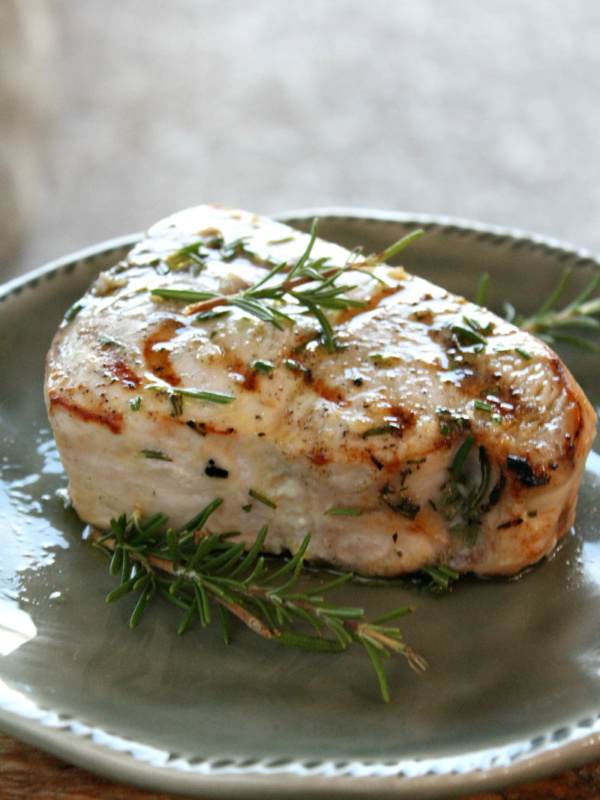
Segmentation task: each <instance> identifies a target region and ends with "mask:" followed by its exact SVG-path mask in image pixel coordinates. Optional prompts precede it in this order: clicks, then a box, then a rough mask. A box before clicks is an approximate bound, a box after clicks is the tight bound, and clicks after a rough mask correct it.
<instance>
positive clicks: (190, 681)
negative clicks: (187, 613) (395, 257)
mask: <svg viewBox="0 0 600 800" xmlns="http://www.w3.org/2000/svg"><path fill="white" fill-rule="evenodd" d="M314 215H318V216H319V218H320V228H319V233H320V235H321V236H323V238H328V239H332V240H335V241H338V242H340V243H341V244H344V245H346V246H351V247H353V246H356V245H359V244H360V245H362V246H363V249H364V250H365V252H367V253H370V252H378V251H381V250H382V249H384V247H385V246H387V245H388V244H390V243H391V242H393V241H395V240H396V239H397V238H399V237H400V236H401V235H402V234H403V233H405V232H406V231H407V230H411V229H413V228H415V227H417V226H418V227H424V228H425V229H426V232H427V235H426V236H424V237H423V238H422V239H420V240H419V241H418V242H417V243H416V244H414V245H412V247H411V248H409V250H407V251H405V252H404V253H403V259H402V261H403V263H404V265H405V266H406V267H407V268H408V269H409V270H411V271H414V272H417V273H419V274H421V275H423V276H424V277H426V278H429V279H431V280H434V281H435V282H437V283H440V284H442V285H444V286H446V287H447V288H448V289H451V290H452V291H456V292H459V293H461V294H465V295H466V296H467V297H473V296H474V294H475V291H476V286H477V284H478V280H479V276H480V275H481V273H482V272H484V271H485V272H488V273H489V274H490V276H491V282H490V302H489V304H490V306H492V307H495V308H497V309H501V306H502V301H504V300H507V301H510V302H512V303H514V304H515V305H516V306H517V307H518V308H519V309H520V310H522V311H524V312H527V311H528V310H531V309H534V308H537V307H539V305H540V303H541V301H542V300H543V299H545V297H546V296H547V294H548V293H549V291H550V289H551V288H552V287H553V286H554V284H555V282H556V279H557V277H558V276H559V274H561V272H562V270H563V269H564V268H565V266H568V267H573V268H574V270H573V272H574V282H573V285H574V289H576V288H577V284H580V285H583V283H584V282H585V277H586V276H587V277H588V278H589V275H590V272H591V270H593V269H597V268H598V266H599V265H598V262H597V261H596V260H595V259H594V258H593V257H591V256H590V255H588V254H586V253H581V252H578V251H575V250H573V249H572V248H569V247H568V246H564V245H561V244H560V243H556V242H551V241H548V240H544V239H536V238H535V237H528V236H525V235H523V234H520V233H519V232H509V231H504V230H497V229H493V228H489V227H483V226H477V225H473V224H471V225H469V224H467V223H461V222H458V221H453V220H446V219H439V218H428V217H415V216H410V215H400V214H381V213H380V214H378V213H376V212H357V211H346V210H334V211H331V210H326V209H325V210H318V211H307V212H300V213H295V214H288V215H282V218H285V219H286V220H289V221H290V222H291V224H294V225H296V226H298V227H301V228H303V229H308V228H309V227H310V221H311V220H312V218H313V216H314ZM136 238H137V237H129V238H127V239H123V240H118V241H114V242H111V243H107V244H103V245H100V246H98V247H96V248H93V249H91V250H88V251H86V252H84V253H79V254H77V255H75V256H72V257H70V258H67V259H64V260H61V261H59V262H55V263H53V264H50V265H49V266H48V267H45V268H43V269H42V270H39V271H38V272H36V273H33V274H31V275H28V276H25V277H24V278H22V279H20V280H17V281H13V282H11V283H10V284H7V285H6V286H5V287H3V288H1V289H0V398H1V399H0V521H1V528H2V538H1V539H0V554H1V559H0V727H2V728H3V729H4V730H5V731H6V732H7V733H10V734H12V735H14V736H17V737H19V738H21V739H23V740H26V741H29V742H31V743H33V744H36V745H38V746H41V747H43V748H45V749H47V750H49V751H51V752H53V753H55V754H57V755H59V756H62V757H64V758H66V759H68V760H70V761H72V762H74V763H76V764H79V765H81V766H85V767H87V768H89V769H92V770H95V771H96V772H99V773H101V774H103V775H105V776H107V777H109V778H111V779H113V780H125V781H128V782H132V783H136V784H138V785H140V786H144V787H147V788H150V789H154V790H157V791H171V792H178V793H185V794H189V795H194V796H204V795H206V796H211V797H240V798H242V797H243V798H253V797H256V798H258V797H260V798H265V797H280V796H282V795H283V794H285V795H286V796H290V797H292V796H293V797H320V796H327V797H336V796H337V797H348V796H354V795H357V796H365V797H366V796H371V797H372V796H373V795H374V794H377V795H378V796H380V797H398V798H400V797H403V798H404V797H410V798H419V797H423V798H424V797H427V798H433V797H450V796H453V795H458V794H463V795H464V794H468V793H474V792H477V791H491V790H492V789H496V788H500V787H502V786H504V785H507V784H512V783H519V782H523V781H525V780H530V779H535V778H537V777H540V776H542V775H544V774H548V773H552V772H555V771H557V770H559V769H563V768H565V767H567V766H572V765H575V764H577V763H583V762H585V761H589V760H591V759H594V758H599V757H600V624H599V623H598V620H599V619H600V514H599V513H598V511H599V506H600V456H598V455H597V454H595V453H593V454H592V456H591V457H590V459H589V461H588V468H587V471H586V474H585V478H584V482H583V486H582V490H581V494H580V502H579V508H578V516H577V525H576V531H575V533H574V534H573V535H571V536H568V537H566V539H565V541H564V543H563V544H562V546H561V547H560V548H559V550H558V551H557V552H556V553H555V554H554V555H553V556H552V557H551V558H550V559H548V560H546V561H545V562H544V563H542V564H540V565H538V566H537V567H536V568H534V569H532V570H529V571H528V572H527V573H526V574H524V575H522V576H521V577H520V578H519V579H518V580H512V581H503V580H493V581H492V580H490V581H478V580H463V581H460V582H459V583H458V584H457V585H456V586H455V587H454V589H453V591H452V592H451V593H450V594H448V595H446V596H444V597H441V598H436V597H433V596H431V595H428V594H425V593H422V592H420V591H419V590H418V589H417V587H415V586H412V585H411V584H409V583H406V582H404V583H403V582H400V583H398V582H396V583H395V584H393V585H391V586H389V587H373V586H360V585H359V586H354V587H351V588H349V587H344V589H343V590H340V596H341V599H342V600H347V599H348V597H349V596H350V597H351V598H352V600H351V602H352V604H360V605H363V606H364V607H365V608H366V609H367V610H368V611H369V613H370V614H375V613H381V612H382V611H383V610H385V609H388V608H391V607H396V606H398V605H402V604H404V603H405V602H411V603H412V604H413V605H414V606H415V607H416V611H415V613H414V614H413V615H412V616H411V617H410V618H408V619H406V620H403V621H402V628H403V631H404V634H405V638H406V639H407V641H408V642H409V643H410V644H411V645H412V646H413V648H414V649H415V650H417V651H418V652H419V653H421V654H422V655H423V656H425V658H426V659H427V660H428V662H429V665H430V667H429V670H428V672H427V673H426V675H425V677H422V678H419V677H417V676H416V675H414V674H412V673H411V671H410V670H409V669H408V668H407V667H406V664H405V663H404V661H403V660H402V659H398V660H395V661H390V663H389V669H388V676H389V681H390V686H391V690H392V701H391V703H390V704H389V705H385V704H383V703H382V702H381V700H380V698H379V694H378V687H377V681H376V679H375V678H374V674H373V673H372V668H371V665H370V663H369V662H368V659H367V658H366V656H365V654H364V653H362V652H360V650H358V652H353V650H352V649H351V650H350V651H348V652H347V653H344V654H342V655H338V656H332V655H326V654H306V653H304V652H302V651H295V650H291V649H285V648H279V647H276V646H273V645H272V644H269V643H268V642H264V641H262V640H260V639H258V637H255V636H254V635H253V634H250V633H248V632H246V631H245V630H241V629H240V630H237V629H236V631H235V642H234V643H233V644H232V645H230V646H229V647H226V646H225V645H223V643H222V641H221V637H220V631H219V630H218V626H216V627H215V630H212V629H208V630H205V631H201V630H199V629H193V630H190V631H189V632H188V633H186V635H185V636H183V637H177V636H176V634H175V631H176V629H177V625H178V622H179V618H178V616H177V613H176V610H174V609H172V608H171V607H167V606H166V605H165V606H164V607H162V606H161V607H158V608H157V609H156V611H155V612H154V613H151V614H148V615H147V616H146V617H144V618H143V620H142V623H141V624H140V625H139V626H138V627H137V628H136V629H135V631H130V630H129V628H128V625H127V620H128V618H129V614H130V612H131V608H130V607H129V606H128V605H127V602H126V601H123V602H122V603H117V604H113V605H111V606H107V605H106V603H105V597H106V594H107V593H108V592H109V591H110V590H111V589H112V588H113V587H114V582H113V579H112V578H111V577H110V576H109V575H108V570H107V568H106V562H105V560H104V557H103V556H102V555H101V554H100V553H98V552H97V551H96V550H94V549H93V548H92V547H91V546H90V545H89V543H87V542H84V541H82V537H81V532H82V525H81V523H80V522H79V521H78V520H77V518H76V517H75V515H74V514H73V513H72V512H71V511H70V510H68V509H65V508H64V506H63V504H62V502H61V499H60V489H62V488H64V487H65V478H64V475H63V472H62V469H61V466H60V462H59V460H58V457H57V454H56V450H55V447H54V444H53V441H52V438H51V435H50V431H49V426H48V423H47V419H46V414H45V409H44V403H43V391H42V387H43V378H44V358H45V354H46V351H47V348H48V346H49V343H50V340H51V338H52V336H53V333H54V331H55V329H56V327H57V325H58V323H59V321H60V319H61V318H62V316H63V314H64V312H65V310H66V309H67V308H68V307H69V306H70V305H71V304H72V303H73V302H74V301H75V300H76V299H77V298H78V297H79V296H80V295H81V294H82V293H83V292H84V290H85V289H86V287H87V285H88V284H89V282H90V281H91V280H92V278H93V277H94V275H95V274H96V273H97V272H98V271H99V270H100V269H103V268H105V267H107V266H110V265H111V264H113V263H116V262H117V261H118V260H119V259H120V258H122V257H123V255H124V254H125V253H126V252H127V250H128V249H129V247H130V245H131V244H132V242H133V241H135V240H136ZM563 356H564V357H565V358H566V361H567V363H568V364H569V366H570V367H571V368H572V370H573V372H574V373H575V375H576V377H577V378H578V379H579V380H580V382H581V384H582V386H583V388H584V390H585V391H586V392H587V394H588V396H589V397H590V398H591V400H592V402H593V403H594V405H595V407H596V408H598V406H599V405H600V381H599V379H598V369H597V367H598V361H597V358H598V357H597V355H591V356H590V355H589V354H586V355H582V354H581V353H576V352H565V353H563ZM594 359H595V360H594ZM597 446H598V445H596V447H597Z"/></svg>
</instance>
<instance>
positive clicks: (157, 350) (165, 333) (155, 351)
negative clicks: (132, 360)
mask: <svg viewBox="0 0 600 800" xmlns="http://www.w3.org/2000/svg"><path fill="white" fill-rule="evenodd" d="M182 327H183V323H181V322H179V321H178V320H175V319H165V320H162V321H161V323H160V324H159V326H158V328H157V329H156V330H155V331H153V332H152V333H151V334H150V335H149V336H147V337H146V339H145V341H144V360H145V361H146V365H147V367H148V369H149V370H150V372H152V374H153V375H156V377H157V378H160V379H161V380H163V381H165V382H166V383H169V384H170V385H171V386H179V385H180V384H181V378H180V377H179V375H177V373H176V372H175V370H174V369H173V365H172V364H171V355H170V352H169V350H168V349H167V348H161V347H160V345H161V344H166V343H167V342H170V341H171V340H172V339H173V337H174V336H175V335H176V333H177V331H178V330H179V328H182Z"/></svg>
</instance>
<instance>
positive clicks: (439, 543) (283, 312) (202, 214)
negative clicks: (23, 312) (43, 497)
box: [46, 206, 595, 576]
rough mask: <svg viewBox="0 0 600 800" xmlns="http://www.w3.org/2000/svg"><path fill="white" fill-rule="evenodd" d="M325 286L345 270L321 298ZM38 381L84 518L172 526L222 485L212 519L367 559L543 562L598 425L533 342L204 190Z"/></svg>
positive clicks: (351, 563) (481, 568)
mask: <svg viewBox="0 0 600 800" xmlns="http://www.w3.org/2000/svg"><path fill="white" fill-rule="evenodd" d="M299 262H300V263H299ZM344 266H346V267H348V266H350V267H351V269H349V270H347V271H346V272H345V273H344V274H343V275H339V276H337V277H333V278H332V275H334V272H335V271H334V268H336V267H344ZM294 269H295V272H294ZM290 270H291V272H290ZM303 270H304V271H303ZM306 270H308V272H307V271H306ZM311 274H312V275H313V282H312V283H309V282H307V281H308V280H309V279H310V275H311ZM268 275H270V277H268V279H267V280H266V281H265V278H266V277H267V276H268ZM288 276H289V277H288ZM299 276H300V277H299ZM302 276H304V277H302ZM286 281H287V282H288V283H287V284H286V283H285V282H286ZM294 281H295V282H294ZM259 282H260V283H261V285H260V286H259V287H257V284H259ZM328 282H329V283H328ZM284 284H285V285H284ZM278 286H279V287H280V289H281V291H279V293H278V292H277V287H278ZM328 286H329V288H330V289H331V288H332V287H334V288H335V287H336V286H342V287H345V288H344V291H343V292H340V293H339V294H337V295H334V296H333V302H332V303H330V305H332V306H334V307H331V308H329V307H326V304H325V306H323V305H316V304H315V303H314V302H313V301H314V298H315V292H317V293H318V291H319V290H321V291H322V292H326V291H327V288H328ZM273 287H275V289H274V290H273ZM286 288H288V289H289V291H288V292H287V293H286V292H285V291H284V290H285V289H286ZM272 290H273V291H272ZM303 292H304V293H305V294H304V299H298V298H299V297H300V295H301V293H303ZM336 298H337V299H338V300H340V302H339V303H337V306H339V307H335V306H336ZM344 299H346V300H349V301H350V302H349V303H347V302H344ZM311 303H312V305H311ZM46 401H47V407H48V412H49V418H50V421H51V425H52V428H53V431H54V435H55V438H56V442H57V446H58V450H59V452H60V456H61V459H62V462H63V464H64V468H65V470H66V473H67V477H68V481H69V488H68V491H69V495H70V500H71V502H72V505H73V506H74V508H75V510H76V511H77V513H78V514H79V516H80V517H81V519H82V520H83V521H84V522H85V523H88V524H90V525H92V526H94V527H96V528H99V529H108V528H109V524H110V519H111V517H117V516H119V515H121V514H122V513H127V514H131V513H132V512H134V510H137V511H138V512H139V513H141V514H142V515H144V516H150V515H152V514H154V513H156V512H163V513H165V514H166V515H168V517H169V521H170V525H172V526H173V527H175V528H177V527H178V526H180V525H183V524H184V523H186V522H187V521H188V520H189V519H191V518H192V517H193V516H194V515H195V514H197V513H198V511H200V510H201V509H202V508H203V507H204V506H206V505H207V504H208V503H210V502H211V501H213V500H214V499H215V498H217V497H219V498H223V500H224V502H223V503H222V504H221V505H220V506H219V508H218V509H217V510H216V511H215V512H214V514H213V515H212V516H211V518H210V520H209V523H210V527H211V529H212V530H215V531H228V532H237V533H235V534H234V535H235V536H238V538H239V539H240V540H244V541H246V542H247V543H248V544H250V543H251V542H252V541H253V540H254V539H255V537H256V535H257V533H258V531H259V530H260V529H261V527H262V526H263V525H265V524H266V525H268V535H267V538H266V542H265V548H266V550H267V551H269V552H272V553H281V552H287V551H289V552H295V551H296V550H297V549H298V548H299V546H300V544H301V542H302V541H303V539H304V537H305V536H306V534H307V533H310V534H311V539H310V545H309V548H308V551H307V557H308V558H309V559H312V560H314V561H315V562H317V563H319V562H325V563H327V564H330V565H334V566H336V567H339V568H343V569H345V570H352V571H355V572H357V573H362V574H365V575H379V576H394V575H399V574H402V573H409V572H412V571H415V570H419V568H420V567H421V566H422V565H424V564H432V565H435V564H445V565H447V566H449V567H451V568H452V569H454V570H457V571H458V572H461V573H464V572H467V571H473V572H475V573H478V574H488V575H491V574H514V573H516V572H518V571H519V570H521V569H523V568H524V567H525V566H526V565H529V564H532V563H534V562H537V561H538V560H539V559H540V558H542V557H543V556H544V555H546V554H548V553H549V552H550V551H551V550H552V548H553V547H554V545H555V544H556V542H557V541H558V539H559V538H560V537H561V536H562V535H563V534H564V533H565V532H566V531H568V530H569V529H570V528H571V526H572V524H573V520H574V514H575V505H576V498H577V490H578V486H579V483H580V480H581V476H582V472H583V470H584V465H585V460H586V456H587V454H588V451H589V449H590V447H591V443H592V440H593V437H594V433H595V414H594V411H593V409H592V407H591V406H590V404H589V402H588V401H587V399H586V397H585V396H584V394H583V393H582V391H581V389H580V388H579V386H578V385H577V383H576V382H575V381H574V379H573V377H572V376H571V375H570V373H569V372H568V370H567V369H566V368H565V366H564V365H563V364H562V363H561V361H560V360H559V358H558V357H557V356H556V354H555V353H554V352H552V350H550V349H549V348H548V347H547V346H546V345H545V344H544V343H542V342H540V341H538V340H537V339H535V338H533V337H532V336H530V335H527V334H525V333H523V332H521V331H520V330H519V329H518V328H516V327H514V326H513V325H511V324H509V323H508V322H506V321H504V320H502V319H500V318H499V317H497V316H495V315H494V314H492V313H491V312H489V311H488V310H486V309H483V308H480V307H479V306H476V305H474V304H471V303H469V302H467V301H466V300H464V299H462V298H460V297H456V296H454V295H451V294H449V293H448V292H447V291H445V290H444V289H442V288H439V287H437V286H434V285H432V284H431V283H429V282H427V281H425V280H422V279H421V278H419V277H416V276H413V275H410V274H408V273H407V272H405V271H404V269H402V268H401V267H393V266H388V265H387V264H385V263H383V261H382V260H381V259H380V258H378V257H370V258H365V257H363V256H360V255H358V254H357V253H349V252H348V251H347V250H345V249H343V248H341V247H339V246H337V245H334V244H331V243H327V242H324V241H321V240H319V239H316V240H315V237H314V236H313V237H312V248H311V237H310V236H309V235H308V234H305V233H300V232H298V231H296V230H293V229H292V228H289V227H287V226H285V225H283V224H281V223H278V222H274V221H272V220H269V219H265V218H261V217H258V216H255V215H252V214H250V213H246V212H242V211H235V210H231V209H224V208H221V207H213V206H200V207H198V208H194V209H190V210H187V211H183V212H181V213H179V214H176V215H174V216H172V217H170V218H168V219H166V220H165V221H162V222H160V223H158V224H157V225H155V226H154V227H153V228H151V229H150V231H149V232H148V233H147V235H146V236H145V237H144V239H143V240H142V241H141V242H140V243H139V244H138V245H136V246H135V247H134V248H133V250H132V251H131V253H130V254H129V256H128V257H127V258H126V260H125V261H123V262H121V263H119V264H117V265H116V266H115V267H113V268H112V269H109V270H108V271H106V272H103V273H102V274H100V275H99V277H98V278H97V279H96V280H95V282H94V283H93V285H92V286H91V288H90V289H89V291H88V292H87V294H86V295H85V296H84V297H83V298H82V299H81V301H80V302H79V303H77V304H76V305H75V306H74V307H73V308H72V309H71V310H70V311H69V312H68V313H67V315H66V317H65V320H64V321H63V323H62V325H61V327H60V328H59V330H58V332H57V334H56V337H55V339H54V341H53V343H52V345H51V349H50V352H49V355H48V359H47V375H46Z"/></svg>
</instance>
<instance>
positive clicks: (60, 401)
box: [49, 393, 123, 433]
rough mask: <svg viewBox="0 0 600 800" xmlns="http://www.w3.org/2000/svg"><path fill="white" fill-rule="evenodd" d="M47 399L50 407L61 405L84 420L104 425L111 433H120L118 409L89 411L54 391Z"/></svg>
mask: <svg viewBox="0 0 600 800" xmlns="http://www.w3.org/2000/svg"><path fill="white" fill-rule="evenodd" d="M49 401H50V407H51V408H53V407H56V406H61V407H62V408H66V409H67V411H69V413H71V414H73V415H75V416H77V417H79V419H81V420H83V421H84V422H97V423H99V424H100V425H106V427H107V428H108V429H109V430H110V431H111V432H112V433H121V428H122V422H123V414H121V413H120V412H119V411H109V412H107V413H104V414H102V413H100V412H98V411H90V410H89V409H87V408H82V407H81V406H79V405H77V404H76V403H73V402H71V401H70V400H69V399H68V398H67V397H65V396H64V395H62V394H56V393H53V394H51V395H50V397H49Z"/></svg>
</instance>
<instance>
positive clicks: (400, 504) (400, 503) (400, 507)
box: [386, 495, 421, 519]
mask: <svg viewBox="0 0 600 800" xmlns="http://www.w3.org/2000/svg"><path fill="white" fill-rule="evenodd" d="M386 505H387V506H388V508H391V509H392V511H395V512H396V513H397V514H402V516H403V517H407V518H408V519H415V517H416V516H417V514H418V513H419V511H420V510H421V506H420V505H418V504H417V503H414V502H413V501H412V500H411V499H410V498H409V497H408V496H406V495H404V496H401V497H400V499H399V500H397V501H396V502H390V501H386Z"/></svg>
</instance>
